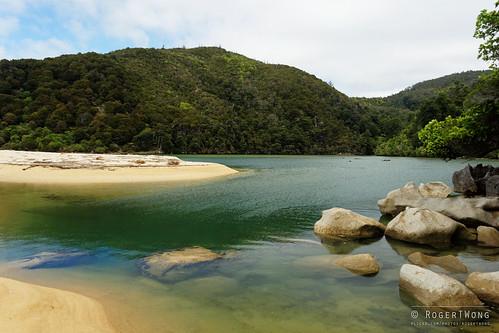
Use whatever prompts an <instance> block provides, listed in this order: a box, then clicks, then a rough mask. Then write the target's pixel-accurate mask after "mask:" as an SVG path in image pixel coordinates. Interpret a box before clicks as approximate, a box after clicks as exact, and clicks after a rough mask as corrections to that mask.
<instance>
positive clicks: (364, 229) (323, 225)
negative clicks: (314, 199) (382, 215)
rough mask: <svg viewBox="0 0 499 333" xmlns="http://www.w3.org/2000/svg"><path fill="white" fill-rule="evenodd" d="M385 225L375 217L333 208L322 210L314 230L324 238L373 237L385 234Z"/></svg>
mask: <svg viewBox="0 0 499 333" xmlns="http://www.w3.org/2000/svg"><path fill="white" fill-rule="evenodd" d="M384 230H385V226H384V224H382V223H379V222H378V221H376V220H375V219H372V218H369V217H366V216H362V215H359V214H356V213H354V212H352V211H351V210H348V209H344V208H331V209H328V210H325V211H323V212H322V217H321V219H320V220H319V221H317V222H316V223H315V225H314V232H315V233H316V234H317V235H318V236H319V237H324V238H333V239H334V238H348V239H360V238H373V237H379V236H382V235H383V232H384Z"/></svg>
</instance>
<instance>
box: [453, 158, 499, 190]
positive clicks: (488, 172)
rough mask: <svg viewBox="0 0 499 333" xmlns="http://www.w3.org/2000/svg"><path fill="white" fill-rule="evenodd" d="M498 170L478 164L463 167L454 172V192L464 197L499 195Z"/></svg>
mask: <svg viewBox="0 0 499 333" xmlns="http://www.w3.org/2000/svg"><path fill="white" fill-rule="evenodd" d="M497 176H499V168H495V167H493V166H492V165H482V164H478V165H476V166H475V167H472V166H471V165H469V164H468V165H467V166H465V167H464V168H463V169H461V170H458V171H456V172H454V174H453V175H452V183H453V185H454V191H455V192H459V193H464V194H466V195H487V196H497V195H499V177H497Z"/></svg>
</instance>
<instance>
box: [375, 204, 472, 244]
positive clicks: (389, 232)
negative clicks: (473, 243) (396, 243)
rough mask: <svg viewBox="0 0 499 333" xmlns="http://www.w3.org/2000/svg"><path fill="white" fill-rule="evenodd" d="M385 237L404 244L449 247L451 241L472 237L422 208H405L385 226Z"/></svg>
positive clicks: (453, 223)
mask: <svg viewBox="0 0 499 333" xmlns="http://www.w3.org/2000/svg"><path fill="white" fill-rule="evenodd" d="M385 235H386V236H389V237H392V238H395V239H398V240H403V241H406V242H411V243H417V244H425V245H430V246H433V247H436V248H440V247H447V246H449V245H450V244H451V243H452V241H453V239H455V238H458V239H472V238H473V235H472V234H471V233H470V232H469V231H468V229H467V228H466V227H465V226H464V225H463V224H461V223H458V222H456V221H454V220H452V219H451V218H449V217H447V216H445V215H443V214H440V213H438V212H434V211H431V210H429V209H424V208H409V207H408V208H406V210H405V211H403V212H402V213H400V214H399V215H397V216H396V217H395V218H394V219H393V220H392V221H390V223H388V225H387V226H386V231H385Z"/></svg>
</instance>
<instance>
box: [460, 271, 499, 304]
mask: <svg viewBox="0 0 499 333" xmlns="http://www.w3.org/2000/svg"><path fill="white" fill-rule="evenodd" d="M465 284H466V286H468V288H470V289H471V290H472V291H473V292H474V293H475V294H477V295H478V297H479V298H480V299H481V300H483V301H485V302H488V303H494V304H495V305H499V271H497V272H491V273H478V272H473V273H471V274H470V275H469V276H468V279H466V282H465Z"/></svg>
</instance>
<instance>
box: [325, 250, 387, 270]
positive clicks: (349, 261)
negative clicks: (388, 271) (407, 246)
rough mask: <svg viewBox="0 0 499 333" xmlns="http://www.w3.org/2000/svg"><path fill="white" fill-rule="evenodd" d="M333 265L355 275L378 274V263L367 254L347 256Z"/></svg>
mask: <svg viewBox="0 0 499 333" xmlns="http://www.w3.org/2000/svg"><path fill="white" fill-rule="evenodd" d="M334 263H335V264H336V265H337V266H340V267H343V268H345V269H347V270H349V271H350V272H352V273H354V274H357V275H375V274H377V273H378V272H379V264H378V261H377V260H376V258H375V257H374V256H373V255H372V254H368V253H362V254H355V255H347V256H344V257H342V258H340V259H338V260H336V261H335V262H334Z"/></svg>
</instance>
